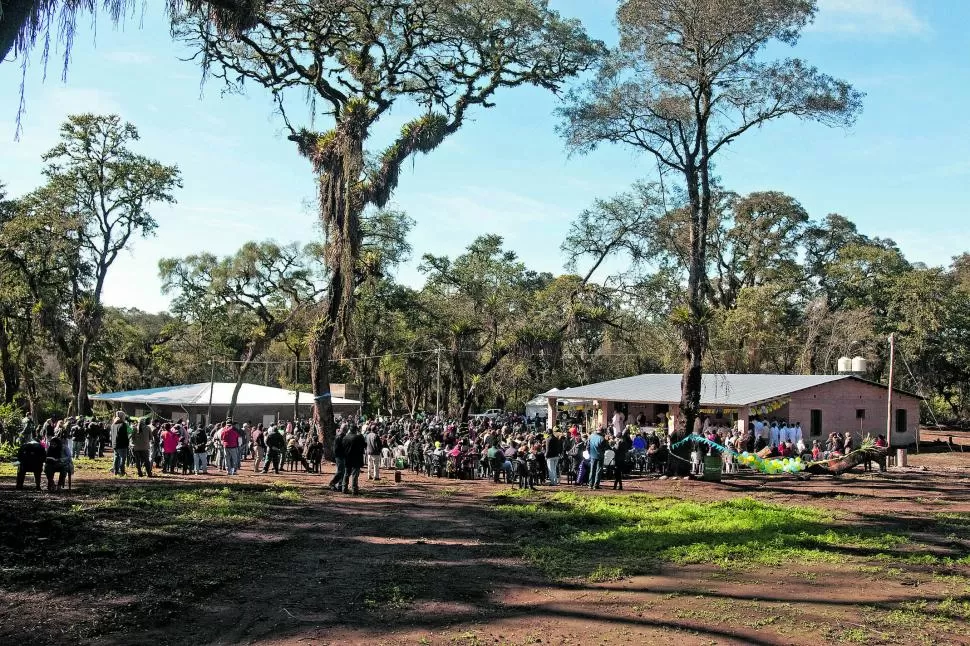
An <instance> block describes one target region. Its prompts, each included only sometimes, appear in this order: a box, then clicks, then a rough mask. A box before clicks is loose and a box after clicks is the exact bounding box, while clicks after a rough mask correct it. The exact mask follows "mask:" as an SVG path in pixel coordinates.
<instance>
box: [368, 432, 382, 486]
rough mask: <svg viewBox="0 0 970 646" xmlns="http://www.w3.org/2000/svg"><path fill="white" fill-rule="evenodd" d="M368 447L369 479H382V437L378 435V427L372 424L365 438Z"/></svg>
mask: <svg viewBox="0 0 970 646" xmlns="http://www.w3.org/2000/svg"><path fill="white" fill-rule="evenodd" d="M364 442H365V444H366V446H367V449H366V450H367V479H368V480H380V479H381V449H382V448H383V447H382V442H381V436H380V435H378V434H377V426H376V425H375V424H374V423H373V422H371V423H370V424H368V426H367V434H366V435H365V436H364Z"/></svg>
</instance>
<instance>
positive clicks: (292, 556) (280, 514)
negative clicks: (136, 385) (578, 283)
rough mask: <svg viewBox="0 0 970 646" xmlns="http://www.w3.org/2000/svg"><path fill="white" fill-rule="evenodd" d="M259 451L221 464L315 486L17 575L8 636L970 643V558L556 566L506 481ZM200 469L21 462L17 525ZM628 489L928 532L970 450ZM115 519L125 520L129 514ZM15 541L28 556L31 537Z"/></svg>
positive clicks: (962, 506) (966, 471)
mask: <svg viewBox="0 0 970 646" xmlns="http://www.w3.org/2000/svg"><path fill="white" fill-rule="evenodd" d="M251 464H252V463H251V462H246V463H244V469H243V473H242V474H241V475H240V476H238V477H236V478H232V479H230V478H226V477H224V476H218V475H210V476H208V478H207V479H206V482H207V483H208V484H212V483H215V484H218V485H219V486H223V485H224V484H226V483H230V486H241V485H245V484H250V483H266V482H268V481H275V480H281V481H284V482H286V483H289V484H292V485H294V486H295V487H297V489H298V490H299V492H300V493H301V494H302V495H301V497H300V498H299V500H298V502H295V503H294V504H288V505H286V504H280V505H279V506H278V507H277V506H274V507H273V508H272V509H271V510H270V513H269V514H268V516H267V517H265V518H261V519H259V520H256V521H253V522H252V523H249V524H247V525H245V526H242V527H239V526H236V527H234V528H233V529H232V530H231V531H227V530H226V531H223V530H221V531H219V532H209V531H207V529H206V528H205V527H204V526H199V527H198V528H197V529H196V530H188V531H186V532H185V535H184V536H179V537H176V538H175V539H174V540H172V539H170V538H166V539H165V542H164V543H162V544H160V545H161V546H160V547H153V548H151V549H150V550H149V551H148V552H147V553H146V552H133V553H130V554H111V555H109V556H108V560H102V561H91V563H107V564H109V566H110V564H119V563H120V565H118V569H117V571H114V570H112V572H111V573H110V574H108V573H107V572H106V571H104V567H105V566H93V567H92V568H90V570H85V569H84V567H83V564H80V566H79V567H75V568H73V569H72V568H68V570H66V571H69V572H71V574H70V576H71V577H76V576H81V575H82V574H83V575H84V576H87V577H89V578H90V580H85V581H76V582H73V583H71V582H66V581H58V580H57V579H56V578H54V577H56V574H54V575H52V577H51V578H38V579H37V580H32V581H27V582H25V581H18V582H17V584H16V585H12V584H11V585H0V644H20V643H27V642H33V643H55V642H59V643H86V644H109V645H113V644H119V645H120V644H261V645H262V644H265V645H271V644H281V645H282V644H287V645H290V644H293V645H296V644H300V645H302V644H348V643H360V644H466V645H472V644H580V643H583V644H590V643H594V644H678V646H693V645H695V644H810V643H819V642H822V643H870V644H878V643H947V644H970V626H968V623H967V618H968V615H967V614H965V613H966V612H967V609H968V608H970V567H966V566H939V565H934V566H926V565H920V564H919V563H916V564H913V563H910V564H906V565H901V564H897V563H892V562H882V561H878V560H874V561H872V562H871V563H869V564H868V565H865V566H859V567H851V568H846V567H840V566H836V565H832V564H826V563H817V564H812V565H811V566H802V565H793V566H792V568H789V569H788V570H786V571H785V572H784V573H783V574H780V573H779V572H778V571H775V570H770V569H767V568H760V569H759V568H755V569H747V570H743V571H739V570H734V569H731V568H721V567H716V566H711V565H706V566H662V567H659V568H657V570H656V571H655V572H653V573H652V574H651V575H649V576H640V577H634V578H627V579H622V580H620V581H608V582H602V583H591V582H588V581H551V580H549V579H547V578H545V577H543V576H542V575H541V574H540V573H539V572H538V571H536V570H535V569H534V568H532V567H531V566H530V565H529V564H528V563H526V562H524V561H523V560H522V559H521V558H520V556H519V554H520V552H519V551H518V550H517V549H516V545H517V544H518V542H519V541H521V540H522V539H523V536H522V535H521V533H520V532H519V530H518V528H516V527H515V526H514V525H513V524H511V523H510V522H509V521H507V520H503V518H502V517H501V516H499V515H497V514H495V513H492V511H491V507H492V506H493V504H494V501H495V498H494V497H495V495H496V493H498V492H499V491H502V490H503V489H505V486H504V485H493V484H491V483H489V482H485V481H454V480H439V479H430V478H425V477H422V476H417V475H413V474H410V473H405V474H404V481H403V482H402V483H400V484H395V483H394V482H393V479H392V478H388V479H384V480H382V481H381V482H379V483H370V482H366V481H364V482H362V488H363V489H364V492H365V493H364V495H361V496H359V497H352V496H346V495H343V494H339V493H334V492H331V491H328V490H326V489H325V487H324V482H325V481H326V480H327V479H329V474H330V473H331V472H332V467H330V469H327V470H325V473H324V475H315V474H296V473H293V474H285V475H280V476H272V475H271V476H264V475H262V474H260V475H254V474H252V473H251V472H250V471H249V468H251ZM105 466H106V467H107V466H108V462H107V460H106V461H105ZM246 467H248V468H246ZM199 479H200V478H198V477H193V476H170V477H166V478H164V479H163V478H157V479H153V480H151V481H148V480H133V479H127V480H124V481H117V480H113V479H112V478H111V477H110V476H109V475H107V474H106V473H104V472H103V471H94V472H81V473H79V474H77V476H76V478H75V481H74V490H73V491H72V492H71V493H69V494H62V495H60V496H57V497H53V496H49V495H48V494H46V493H35V492H17V491H15V490H14V488H13V482H12V478H9V477H4V478H0V526H3V525H5V526H6V527H5V531H7V532H8V533H11V534H13V535H16V534H18V533H22V532H27V533H31V532H33V534H31V535H35V534H37V532H38V531H40V532H41V533H43V531H47V530H46V529H42V530H37V529H36V528H34V527H32V526H31V525H30V523H31V522H32V520H31V518H32V517H33V515H34V514H35V513H36V512H37V510H38V509H40V507H41V506H43V505H64V506H71V505H79V504H82V503H84V501H85V500H86V496H94V495H96V494H100V493H103V492H104V491H105V490H110V489H112V488H121V487H126V486H133V485H139V486H145V487H152V486H158V487H171V486H173V485H174V486H185V487H191V486H196V485H197V484H198V481H199ZM559 489H567V487H565V486H563V487H559ZM547 490H548V488H547ZM583 491H584V495H602V494H607V493H608V492H606V491H603V492H588V493H586V492H585V490H583ZM627 492H640V493H649V494H654V495H659V496H672V497H679V498H689V499H695V500H722V499H727V498H732V497H738V496H750V497H753V498H756V499H759V500H764V501H767V502H772V503H780V504H797V505H812V506H816V507H821V508H824V509H827V510H832V511H833V513H835V514H837V515H838V517H839V518H840V519H841V522H844V523H846V524H848V525H850V526H862V525H868V526H873V527H883V526H884V527H885V528H886V529H887V531H889V530H893V531H905V532H907V533H911V534H914V535H920V532H923V531H924V528H925V527H929V524H928V519H930V518H934V517H939V515H940V514H944V515H945V514H967V513H970V453H967V454H961V453H951V452H949V451H947V452H945V453H929V454H921V455H911V456H910V460H909V467H908V468H905V469H894V470H891V471H890V472H888V473H884V474H880V473H874V474H863V473H861V472H856V473H853V474H850V475H848V476H846V477H843V478H841V479H838V480H835V479H832V478H827V477H815V478H812V479H811V480H808V481H796V480H793V479H767V478H762V477H747V478H737V479H732V480H730V481H725V482H723V483H704V482H695V481H686V480H656V479H639V480H632V481H629V482H628V483H627ZM609 493H612V492H609ZM88 502H90V501H88ZM112 522H116V523H122V525H121V526H120V529H119V528H117V527H116V528H115V529H116V530H117V531H125V529H124V528H125V525H123V523H124V522H126V521H125V519H114V520H113V521H112ZM127 522H130V520H129V521H127ZM139 522H141V521H139ZM145 522H147V524H149V525H150V524H151V521H150V518H149V519H148V520H147V521H145ZM102 529H103V527H102ZM148 529H150V528H148ZM82 531H85V530H84V528H79V529H78V532H79V533H80V532H82ZM15 538H16V536H13V538H10V537H8V539H7V540H6V542H7V546H6V547H7V549H13V550H14V551H15V552H17V551H18V550H23V551H22V552H21V554H22V558H24V559H43V558H44V554H43V552H42V551H41V552H38V551H37V549H38V548H36V547H35V545H36V542H32V543H31V545H32V546H27V545H26V544H25V545H23V546H21V547H17V544H16V541H15ZM921 538H922V539H925V540H924V541H923V544H926V545H930V546H935V545H939V546H940V549H945V550H950V551H951V552H952V551H953V550H957V552H958V553H962V554H964V555H966V554H968V553H970V536H967V535H960V533H959V532H954V533H950V534H948V535H939V534H933V535H930V534H929V533H927V534H925V535H921ZM42 540H46V538H45V539H42ZM51 540H55V539H51ZM11 545H13V547H12V548H11V547H10V546H11ZM152 545H155V544H152ZM39 549H41V550H43V547H41V548H39ZM856 556H860V557H862V558H865V557H866V555H865V554H861V555H856ZM11 558H13V559H14V561H13V562H14V564H16V559H17V558H20V556H18V555H17V554H14V555H12V556H11ZM9 562H10V561H9V559H8V563H9ZM74 565H75V566H77V565H78V564H74ZM112 567H113V566H112ZM109 569H110V567H109ZM206 573H209V574H211V575H212V576H211V581H210V583H209V584H208V585H207V584H206V581H207V580H209V579H208V578H207V577H206ZM173 578H174V583H171V582H170V581H168V580H169V579H173ZM132 579H134V581H132ZM52 581H53V583H52ZM166 581H168V582H166ZM183 595H184V598H183ZM160 597H164V598H160ZM961 608H962V610H961ZM931 610H932V612H931ZM79 625H83V626H85V629H84V630H79V629H77V626H79Z"/></svg>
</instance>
